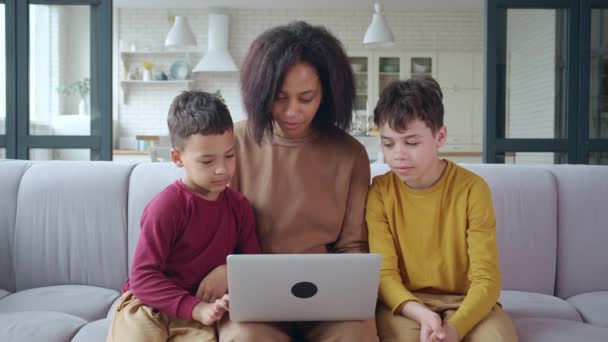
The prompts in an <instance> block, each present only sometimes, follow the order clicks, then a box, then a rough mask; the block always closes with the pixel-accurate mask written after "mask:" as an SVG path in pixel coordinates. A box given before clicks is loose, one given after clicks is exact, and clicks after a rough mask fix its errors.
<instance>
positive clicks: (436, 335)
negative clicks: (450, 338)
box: [420, 310, 446, 342]
mask: <svg viewBox="0 0 608 342" xmlns="http://www.w3.org/2000/svg"><path fill="white" fill-rule="evenodd" d="M429 311H430V310H429ZM442 323H443V322H442V321H441V317H440V316H439V315H438V314H437V313H435V312H432V311H431V313H429V314H427V315H425V316H424V317H423V318H422V320H421V321H420V342H440V341H441V342H443V341H445V340H444V339H445V337H446V333H445V331H444V328H443V326H442Z"/></svg>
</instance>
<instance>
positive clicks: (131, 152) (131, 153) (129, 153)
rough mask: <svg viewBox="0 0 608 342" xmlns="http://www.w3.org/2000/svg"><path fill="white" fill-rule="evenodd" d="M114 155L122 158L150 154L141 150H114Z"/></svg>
mask: <svg viewBox="0 0 608 342" xmlns="http://www.w3.org/2000/svg"><path fill="white" fill-rule="evenodd" d="M112 154H116V155H122V156H125V155H127V156H147V155H148V152H146V151H139V150H112Z"/></svg>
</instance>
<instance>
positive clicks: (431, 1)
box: [114, 0, 483, 11]
mask: <svg viewBox="0 0 608 342" xmlns="http://www.w3.org/2000/svg"><path fill="white" fill-rule="evenodd" d="M373 3H374V1H370V0H332V1H327V0H306V1H302V0H284V1H277V0H205V1H201V0H172V1H170V2H168V1H166V0H114V6H117V7H138V8H167V7H169V8H246V9H292V8H293V9H325V10H328V9H334V10H348V9H352V10H361V9H369V10H370V11H371V10H372V8H373ZM381 3H382V4H383V5H384V9H385V10H386V11H390V10H394V11H398V10H410V11H411V10H415V11H427V10H432V11H446V10H461V11H470V10H480V11H481V10H482V8H483V0H384V1H381ZM169 4H170V5H169ZM168 5H169V6H168Z"/></svg>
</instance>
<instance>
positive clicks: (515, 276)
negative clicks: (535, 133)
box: [462, 164, 557, 295]
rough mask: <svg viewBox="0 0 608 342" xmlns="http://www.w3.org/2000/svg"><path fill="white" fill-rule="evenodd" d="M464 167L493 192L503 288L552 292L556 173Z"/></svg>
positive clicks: (524, 169) (521, 168)
mask: <svg viewBox="0 0 608 342" xmlns="http://www.w3.org/2000/svg"><path fill="white" fill-rule="evenodd" d="M462 166H463V167H465V168H467V169H469V170H471V171H472V172H474V173H476V174H478V175H480V176H481V177H483V179H484V180H485V181H486V182H487V183H488V185H489V186H490V189H491V191H492V199H493V204H494V211H495V212H496V238H497V240H498V252H499V258H500V270H501V273H502V283H503V284H502V287H503V288H504V289H507V290H518V291H526V292H536V293H544V294H547V295H554V294H555V292H554V290H555V268H556V262H557V261H556V259H557V251H556V250H557V193H556V185H555V177H554V176H553V175H552V174H551V173H550V172H549V171H548V170H545V169H542V168H532V167H524V166H513V165H492V164H463V165H462ZM538 270H542V272H539V271H538Z"/></svg>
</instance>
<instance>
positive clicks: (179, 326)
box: [107, 291, 217, 342]
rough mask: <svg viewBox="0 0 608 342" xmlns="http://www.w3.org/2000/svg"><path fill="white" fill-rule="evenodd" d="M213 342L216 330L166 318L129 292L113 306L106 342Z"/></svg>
mask: <svg viewBox="0 0 608 342" xmlns="http://www.w3.org/2000/svg"><path fill="white" fill-rule="evenodd" d="M123 341H124V342H138V341H142V342H144V341H145V342H156V341H159V342H160V341H162V342H165V341H173V342H188V341H197V342H211V341H213V342H215V341H217V338H216V336H215V328H214V327H213V326H206V325H203V324H202V323H200V322H198V321H185V320H183V319H180V318H177V317H173V316H169V315H167V314H165V313H162V312H160V311H158V310H156V309H153V308H151V307H149V306H147V305H145V304H144V303H142V302H141V301H140V300H139V299H137V297H135V296H134V295H133V294H132V293H131V291H128V292H125V293H124V294H123V295H122V298H121V299H120V302H119V303H118V305H117V306H116V310H115V312H114V319H113V320H112V326H111V327H110V332H109V334H108V338H107V342H123Z"/></svg>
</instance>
